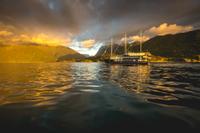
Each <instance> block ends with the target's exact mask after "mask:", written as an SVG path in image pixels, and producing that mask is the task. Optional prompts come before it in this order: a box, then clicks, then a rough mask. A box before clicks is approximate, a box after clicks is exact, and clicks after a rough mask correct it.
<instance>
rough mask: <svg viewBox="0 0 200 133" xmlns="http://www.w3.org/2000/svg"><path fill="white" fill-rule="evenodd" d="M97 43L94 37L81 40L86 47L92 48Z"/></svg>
mask: <svg viewBox="0 0 200 133" xmlns="http://www.w3.org/2000/svg"><path fill="white" fill-rule="evenodd" d="M95 43H96V41H95V40H93V39H89V40H84V41H82V42H81V44H82V46H83V47H85V48H91V47H93V46H94V44H95Z"/></svg>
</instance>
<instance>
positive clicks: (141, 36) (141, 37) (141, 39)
mask: <svg viewBox="0 0 200 133" xmlns="http://www.w3.org/2000/svg"><path fill="white" fill-rule="evenodd" d="M142 43H143V33H142V31H140V52H142Z"/></svg>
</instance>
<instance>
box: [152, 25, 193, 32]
mask: <svg viewBox="0 0 200 133" xmlns="http://www.w3.org/2000/svg"><path fill="white" fill-rule="evenodd" d="M192 29H193V27H192V26H180V25H177V24H171V25H170V24H167V23H163V24H161V25H160V26H158V27H152V28H151V29H149V32H150V33H153V34H155V35H167V34H177V33H183V32H188V31H191V30H192Z"/></svg>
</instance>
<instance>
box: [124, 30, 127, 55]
mask: <svg viewBox="0 0 200 133" xmlns="http://www.w3.org/2000/svg"><path fill="white" fill-rule="evenodd" d="M124 54H125V55H127V36H126V32H125V37H124Z"/></svg>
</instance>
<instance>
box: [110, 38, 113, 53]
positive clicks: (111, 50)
mask: <svg viewBox="0 0 200 133" xmlns="http://www.w3.org/2000/svg"><path fill="white" fill-rule="evenodd" d="M112 55H113V38H111V41H110V57H112Z"/></svg>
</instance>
